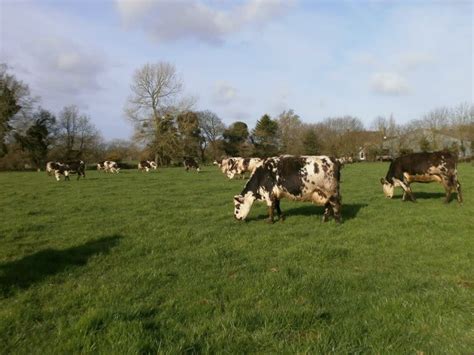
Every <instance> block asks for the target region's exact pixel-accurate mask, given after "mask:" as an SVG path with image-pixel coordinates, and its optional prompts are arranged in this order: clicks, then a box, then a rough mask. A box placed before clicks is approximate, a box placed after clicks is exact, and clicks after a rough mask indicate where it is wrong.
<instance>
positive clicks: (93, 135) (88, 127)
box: [58, 105, 102, 160]
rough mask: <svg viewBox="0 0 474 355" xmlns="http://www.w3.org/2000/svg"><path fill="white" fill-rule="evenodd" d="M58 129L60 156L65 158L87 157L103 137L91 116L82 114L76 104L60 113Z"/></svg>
mask: <svg viewBox="0 0 474 355" xmlns="http://www.w3.org/2000/svg"><path fill="white" fill-rule="evenodd" d="M58 131H59V132H58V140H59V142H58V143H59V147H58V148H60V149H61V151H62V152H61V153H60V154H61V157H60V158H61V159H65V160H71V159H86V158H87V156H90V154H91V153H92V151H93V150H94V148H96V147H97V146H98V145H99V143H100V141H101V139H102V138H101V136H100V134H99V132H98V131H97V129H96V128H95V126H94V125H93V124H92V122H91V119H90V117H88V116H86V115H83V114H82V115H81V114H80V112H79V109H78V107H77V106H75V105H70V106H66V107H64V108H63V109H62V111H61V112H60V113H59V121H58Z"/></svg>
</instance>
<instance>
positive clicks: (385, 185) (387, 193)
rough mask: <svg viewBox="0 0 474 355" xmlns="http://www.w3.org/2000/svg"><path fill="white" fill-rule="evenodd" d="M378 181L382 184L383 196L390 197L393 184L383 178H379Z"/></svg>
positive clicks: (393, 188) (393, 187)
mask: <svg viewBox="0 0 474 355" xmlns="http://www.w3.org/2000/svg"><path fill="white" fill-rule="evenodd" d="M380 183H381V184H382V188H383V193H384V195H385V197H387V198H392V197H393V192H394V190H395V186H394V185H393V184H392V183H390V182H388V181H387V179H385V178H380Z"/></svg>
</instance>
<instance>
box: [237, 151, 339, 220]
mask: <svg viewBox="0 0 474 355" xmlns="http://www.w3.org/2000/svg"><path fill="white" fill-rule="evenodd" d="M339 181H340V164H339V162H337V161H336V159H334V158H329V157H327V156H291V155H284V156H280V157H273V158H268V159H265V160H264V161H263V163H262V164H260V165H259V166H257V168H256V169H255V171H254V172H253V174H252V176H251V177H250V179H249V181H247V184H246V185H245V187H244V189H243V190H242V192H241V193H240V195H237V196H234V217H235V218H236V219H238V220H244V219H245V218H246V217H247V215H248V213H249V212H250V208H251V207H252V204H253V202H254V201H255V200H259V201H264V202H265V203H266V204H267V206H268V214H269V222H273V219H274V210H275V209H276V211H277V214H278V217H279V218H280V219H281V220H283V218H284V217H283V214H282V212H281V209H280V199H281V198H283V197H288V198H290V199H293V200H298V201H311V202H313V203H316V204H318V205H324V206H325V207H326V209H325V211H324V216H323V221H324V222H326V221H327V220H328V219H329V217H330V216H334V218H335V220H336V221H337V222H340V221H341V195H340V192H339Z"/></svg>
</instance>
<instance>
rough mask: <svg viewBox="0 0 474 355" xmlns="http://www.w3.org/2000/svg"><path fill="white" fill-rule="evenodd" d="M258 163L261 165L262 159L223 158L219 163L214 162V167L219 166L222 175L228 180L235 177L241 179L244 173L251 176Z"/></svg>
mask: <svg viewBox="0 0 474 355" xmlns="http://www.w3.org/2000/svg"><path fill="white" fill-rule="evenodd" d="M260 163H262V159H260V158H241V157H232V158H225V159H222V160H220V161H214V165H217V166H219V168H220V169H221V171H222V173H223V174H225V175H226V176H227V177H228V178H229V179H233V178H234V176H236V175H237V176H240V177H241V178H242V179H243V178H245V173H247V172H248V173H250V174H252V173H253V172H254V170H255V168H256V167H257V166H258V165H259V164H260Z"/></svg>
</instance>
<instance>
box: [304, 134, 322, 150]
mask: <svg viewBox="0 0 474 355" xmlns="http://www.w3.org/2000/svg"><path fill="white" fill-rule="evenodd" d="M320 153H321V145H320V144H319V139H318V135H317V134H316V132H315V130H314V129H308V130H307V131H306V132H305V133H304V135H303V154H306V155H318V154H320Z"/></svg>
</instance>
